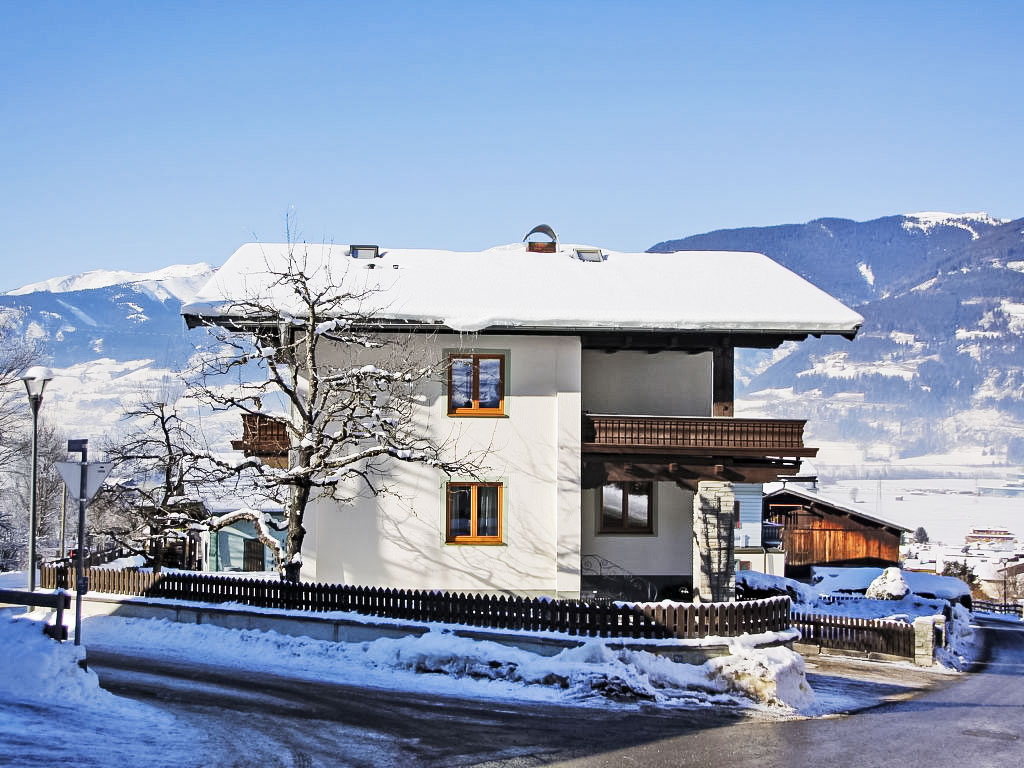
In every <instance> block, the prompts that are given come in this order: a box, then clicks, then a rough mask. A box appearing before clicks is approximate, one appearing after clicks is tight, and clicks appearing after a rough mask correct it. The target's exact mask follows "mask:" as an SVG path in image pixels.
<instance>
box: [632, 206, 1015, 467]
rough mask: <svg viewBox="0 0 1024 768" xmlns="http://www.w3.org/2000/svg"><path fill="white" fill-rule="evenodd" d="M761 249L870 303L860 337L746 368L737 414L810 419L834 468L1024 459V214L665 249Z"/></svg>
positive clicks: (862, 304) (822, 229)
mask: <svg viewBox="0 0 1024 768" xmlns="http://www.w3.org/2000/svg"><path fill="white" fill-rule="evenodd" d="M688 249H715V250H717V249H728V250H753V251H759V252H761V253H764V254H766V255H767V256H769V257H771V258H772V259H774V260H776V261H778V262H779V263H781V264H783V265H785V266H786V267H788V268H790V269H792V270H793V271H794V272H796V273H798V274H800V275H801V276H803V277H805V278H807V279H808V280H810V281H811V282H813V283H815V284H816V285H818V286H820V287H821V288H823V289H825V290H826V291H828V292H829V293H831V294H833V295H834V296H836V297H838V298H840V299H841V300H843V301H844V302H845V303H846V304H847V305H849V306H851V307H853V308H855V309H857V311H858V312H860V313H861V314H862V315H863V316H864V318H865V320H864V325H863V326H862V328H861V331H860V333H859V334H858V335H857V338H856V339H855V340H854V341H852V342H846V341H843V340H838V339H834V338H829V339H819V340H809V341H807V342H804V343H802V344H799V345H787V346H785V347H783V348H781V349H780V350H776V351H775V352H774V353H771V354H766V353H753V354H746V355H744V356H742V357H741V358H740V360H739V364H738V365H739V370H738V379H739V381H740V382H741V383H740V386H739V391H738V395H739V397H740V403H739V404H738V407H737V413H743V412H744V409H745V410H746V412H747V413H748V414H756V415H762V416H769V417H785V416H791V417H800V418H804V417H806V418H808V419H809V421H808V428H807V430H808V435H809V437H810V440H811V442H812V443H814V444H822V443H826V444H830V445H833V446H835V448H838V447H839V446H846V447H848V448H849V449H853V450H847V451H846V452H845V455H843V456H841V455H840V453H841V452H840V451H838V450H832V451H830V452H829V455H828V461H829V462H830V463H833V462H834V463H853V464H863V463H864V462H874V463H875V464H876V465H877V466H876V467H875V469H876V471H878V472H880V473H883V474H884V473H885V472H893V473H897V474H898V473H900V472H911V471H941V470H943V469H944V468H945V469H949V468H951V467H955V466H959V465H964V464H966V465H972V466H978V465H1000V464H1005V463H1010V464H1024V219H1019V220H1016V221H1001V220H996V219H993V218H991V217H989V216H987V215H986V214H983V213H974V214H960V215H956V214H941V213H918V214H907V215H902V216H887V217H884V218H881V219H875V220H874V221H866V222H855V221H849V220H846V219H817V220H815V221H811V222H808V223H806V224H791V225H785V226H778V227H761V228H747V229H734V230H723V231H718V232H709V233H707V234H702V235H695V236H692V237H687V238H683V239H679V240H669V241H665V242H662V243H658V244H657V245H655V246H653V247H652V248H651V250H652V251H678V250H688Z"/></svg>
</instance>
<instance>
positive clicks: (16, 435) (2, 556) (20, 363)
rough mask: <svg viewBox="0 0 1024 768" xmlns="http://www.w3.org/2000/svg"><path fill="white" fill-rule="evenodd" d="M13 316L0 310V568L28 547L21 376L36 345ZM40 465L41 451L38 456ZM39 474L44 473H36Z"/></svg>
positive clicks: (20, 560)
mask: <svg viewBox="0 0 1024 768" xmlns="http://www.w3.org/2000/svg"><path fill="white" fill-rule="evenodd" d="M19 319H20V318H19V313H18V312H17V311H12V310H0V570H9V569H12V568H21V567H24V565H25V561H26V557H25V555H26V552H27V546H28V502H27V501H24V502H23V499H27V497H26V496H24V494H23V491H24V492H27V487H28V486H27V480H25V477H24V473H23V472H22V471H21V469H22V467H23V465H24V464H25V461H23V459H24V458H25V456H26V455H27V454H26V452H27V450H28V448H27V445H28V443H27V440H28V428H29V425H30V424H31V417H30V416H29V414H28V399H27V397H26V396H25V387H24V385H23V384H22V383H21V381H20V379H21V375H22V372H23V371H25V369H26V368H28V367H29V366H31V365H34V364H35V363H36V362H37V361H38V359H39V347H38V345H37V344H36V343H34V342H32V341H29V340H26V339H25V338H24V337H22V336H21V335H20V332H19ZM41 459H42V463H43V465H44V467H45V460H46V459H45V450H44V451H42V452H41ZM41 474H43V475H44V476H45V471H44V472H43V473H41Z"/></svg>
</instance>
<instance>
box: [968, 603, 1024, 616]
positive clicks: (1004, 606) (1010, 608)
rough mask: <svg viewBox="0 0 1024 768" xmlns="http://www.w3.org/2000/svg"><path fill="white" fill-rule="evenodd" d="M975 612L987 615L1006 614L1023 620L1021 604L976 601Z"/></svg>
mask: <svg viewBox="0 0 1024 768" xmlns="http://www.w3.org/2000/svg"><path fill="white" fill-rule="evenodd" d="M974 610H976V611H983V612H985V613H1006V614H1011V615H1013V616H1016V617H1017V618H1018V619H1019V618H1021V613H1022V608H1021V604H1020V603H993V602H990V601H988V600H975V601H974Z"/></svg>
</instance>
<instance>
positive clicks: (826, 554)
mask: <svg viewBox="0 0 1024 768" xmlns="http://www.w3.org/2000/svg"><path fill="white" fill-rule="evenodd" d="M766 490H767V491H768V492H767V493H766V494H765V496H764V520H765V524H766V525H775V526H780V527H781V531H782V548H783V550H785V557H786V571H785V575H786V576H788V577H790V578H795V579H801V578H806V577H807V576H808V575H809V574H810V570H811V568H812V567H813V566H879V567H883V568H885V567H888V566H898V565H899V564H900V540H901V537H902V536H903V534H904V533H909V532H910V529H909V528H904V527H903V526H902V525H897V524H896V523H891V522H888V521H885V520H881V519H879V518H877V517H874V516H872V515H867V514H865V513H863V512H861V511H860V510H857V509H853V508H851V507H848V506H845V505H843V504H839V503H838V502H836V501H834V500H832V499H828V498H826V497H824V496H822V495H821V494H819V493H818V491H817V490H816V489H814V488H807V487H802V486H801V485H799V484H790V483H785V484H783V487H781V488H777V489H775V488H773V487H772V488H769V489H766Z"/></svg>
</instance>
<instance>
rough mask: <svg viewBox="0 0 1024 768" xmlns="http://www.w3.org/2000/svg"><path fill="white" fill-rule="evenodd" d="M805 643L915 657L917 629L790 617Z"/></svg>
mask: <svg viewBox="0 0 1024 768" xmlns="http://www.w3.org/2000/svg"><path fill="white" fill-rule="evenodd" d="M791 620H792V624H793V627H794V628H796V629H799V630H800V634H802V635H803V640H802V642H804V643H809V644H814V645H820V646H821V647H822V648H832V649H835V650H845V651H861V652H863V653H884V654H888V655H890V656H904V657H906V658H911V659H912V658H914V627H913V625H912V624H907V623H906V622H903V621H887V620H883V619H858V618H853V617H852V616H829V615H826V614H815V613H800V612H798V611H794V612H793V614H792V617H791Z"/></svg>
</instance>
